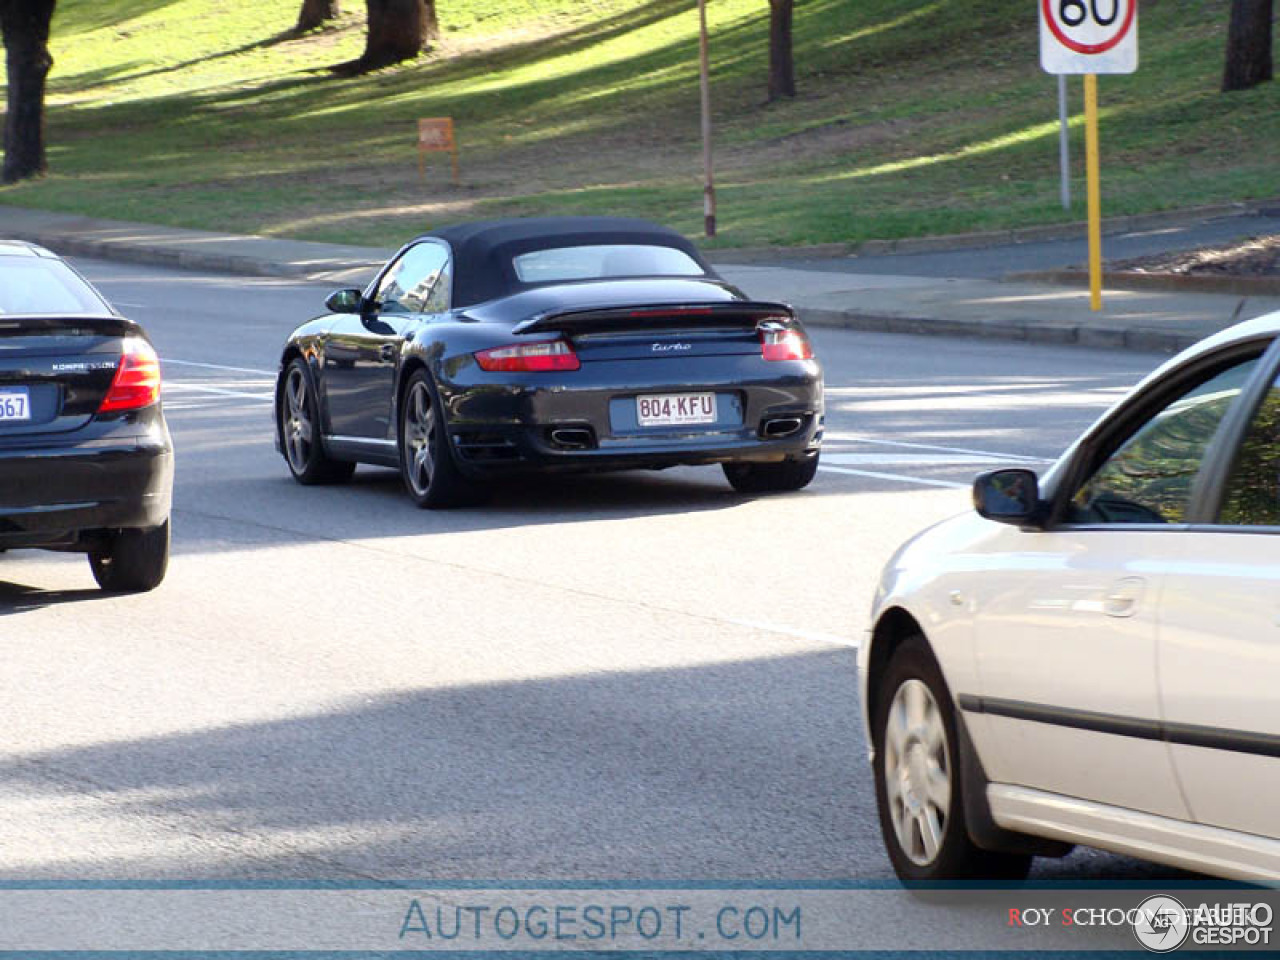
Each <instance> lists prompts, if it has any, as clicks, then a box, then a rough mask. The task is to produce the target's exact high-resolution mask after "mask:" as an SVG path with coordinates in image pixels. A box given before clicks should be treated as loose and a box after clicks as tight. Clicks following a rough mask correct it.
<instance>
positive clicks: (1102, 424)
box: [859, 313, 1280, 884]
mask: <svg viewBox="0 0 1280 960" xmlns="http://www.w3.org/2000/svg"><path fill="white" fill-rule="evenodd" d="M974 505H975V508H976V512H975V513H971V514H968V515H966V516H961V517H956V518H954V519H952V520H949V521H946V522H944V523H942V524H939V525H938V526H935V527H933V528H931V529H929V530H926V531H925V532H924V533H921V534H920V535H918V536H917V537H915V538H914V539H912V540H910V541H908V542H907V543H906V544H905V545H904V546H903V547H902V548H901V549H900V550H899V551H898V553H897V554H896V555H895V556H894V558H893V559H892V560H891V561H890V562H889V564H888V565H887V567H886V568H885V570H884V573H883V575H882V578H881V582H880V586H879V588H878V590H877V594H876V599H875V606H874V610H873V617H872V629H871V632H870V635H869V637H868V638H867V642H865V643H864V644H863V645H862V647H861V650H860V652H859V675H860V684H861V688H862V704H863V714H864V721H865V722H866V725H867V730H868V733H869V738H868V739H869V743H870V746H871V751H870V752H871V758H872V766H873V770H874V777H875V786H876V800H877V803H878V806H879V810H880V822H881V829H882V832H883V835H884V841H885V845H886V848H887V850H888V853H889V857H890V859H891V861H892V862H893V866H894V869H895V870H896V871H897V873H898V875H899V876H900V877H901V878H902V879H903V880H904V881H906V882H921V881H930V880H947V879H958V878H966V877H976V878H989V879H999V878H1010V877H1017V876H1020V875H1024V874H1025V873H1026V871H1027V869H1028V867H1029V865H1030V861H1031V857H1032V856H1035V855H1042V856H1060V855H1062V854H1064V853H1065V852H1067V851H1068V850H1070V848H1071V845H1073V844H1077V843H1079V844H1087V845H1089V846H1094V847H1100V848H1103V849H1107V850H1112V851H1116V852H1119V853H1125V854H1130V855H1133V856H1137V857H1142V858H1145V859H1149V860H1153V861H1159V862H1162V863H1167V864H1172V865H1176V866H1179V867H1184V868H1187V869H1190V870H1195V871H1200V872H1203V873H1208V874H1213V875H1216V876H1221V877H1228V878H1234V879H1242V880H1251V881H1262V882H1266V883H1271V884H1275V883H1277V882H1280V803H1278V802H1277V799H1276V798H1277V797H1280V313H1274V314H1270V315H1268V316H1266V317H1261V318H1259V319H1257V320H1252V321H1249V322H1247V323H1243V324H1239V325H1237V326H1235V327H1232V328H1231V329H1229V330H1226V331H1224V332H1222V333H1220V334H1218V335H1216V336H1214V337H1211V338H1210V339H1208V340H1205V341H1203V342H1202V343H1199V344H1197V345H1196V346H1194V347H1192V348H1191V349H1189V350H1187V351H1185V352H1184V353H1182V354H1180V355H1179V356H1177V357H1175V358H1174V359H1172V360H1170V361H1169V362H1168V363H1166V364H1164V365H1163V366H1162V367H1161V368H1160V369H1159V370H1157V371H1155V373H1153V374H1151V375H1150V376H1149V377H1147V378H1146V379H1145V380H1144V381H1143V382H1142V383H1140V384H1139V385H1138V386H1137V387H1136V388H1135V389H1134V390H1133V391H1132V392H1131V393H1130V394H1129V395H1128V396H1127V397H1126V398H1125V399H1124V400H1123V401H1121V402H1120V403H1119V404H1117V405H1116V406H1115V407H1114V408H1113V409H1112V410H1111V411H1110V412H1109V413H1108V414H1106V415H1105V416H1104V417H1103V418H1102V419H1101V420H1099V421H1098V423H1097V424H1095V425H1094V426H1093V427H1092V428H1091V429H1090V430H1089V431H1088V432H1087V433H1085V434H1084V436H1083V437H1081V438H1080V439H1079V440H1078V441H1077V442H1076V443H1075V444H1074V445H1073V446H1072V447H1071V448H1070V449H1069V450H1068V451H1067V452H1066V454H1064V455H1063V457H1062V459H1061V460H1059V461H1058V463H1057V464H1055V465H1054V466H1053V467H1052V469H1051V470H1050V471H1049V472H1048V473H1047V474H1046V475H1045V476H1044V477H1042V478H1038V477H1037V476H1036V475H1035V474H1034V473H1032V472H1031V471H1028V470H1014V469H1010V470H997V471H994V472H992V473H988V474H984V475H983V476H981V477H979V478H978V479H977V480H976V481H975V483H974Z"/></svg>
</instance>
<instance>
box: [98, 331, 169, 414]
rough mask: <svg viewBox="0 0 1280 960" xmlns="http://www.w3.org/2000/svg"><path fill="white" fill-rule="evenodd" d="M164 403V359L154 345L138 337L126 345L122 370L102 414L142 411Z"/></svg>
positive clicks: (119, 367) (119, 369) (109, 390)
mask: <svg viewBox="0 0 1280 960" xmlns="http://www.w3.org/2000/svg"><path fill="white" fill-rule="evenodd" d="M159 399H160V358H159V357H157V356H156V352H155V350H154V349H153V348H152V346H151V344H149V343H147V341H145V340H141V339H138V338H137V337H129V338H127V339H126V340H125V342H124V352H123V353H122V354H121V356H120V366H118V367H116V375H115V377H114V378H112V380H111V386H110V387H108V388H107V395H106V396H105V397H103V398H102V403H100V404H99V405H98V412H99V413H118V412H120V411H122V410H141V409H142V408H143V407H149V406H151V405H152V404H153V403H155V402H156V401H158V400H159Z"/></svg>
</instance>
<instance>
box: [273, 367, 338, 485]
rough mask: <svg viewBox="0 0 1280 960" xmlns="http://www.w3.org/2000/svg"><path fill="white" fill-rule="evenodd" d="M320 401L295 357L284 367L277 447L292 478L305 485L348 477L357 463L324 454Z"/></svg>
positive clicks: (330, 481)
mask: <svg viewBox="0 0 1280 960" xmlns="http://www.w3.org/2000/svg"><path fill="white" fill-rule="evenodd" d="M319 410H320V407H319V401H318V398H317V396H316V391H315V388H314V387H313V386H312V382H311V372H310V371H309V370H308V369H307V365H306V362H305V361H303V360H302V358H300V357H295V358H294V359H293V361H292V362H291V363H290V364H289V366H288V368H287V369H286V370H285V374H284V389H283V390H282V391H281V396H280V403H279V404H278V406H277V410H276V421H277V422H276V429H277V430H278V431H279V434H280V447H281V449H282V450H283V451H284V459H285V462H286V463H288V464H289V472H290V473H292V474H293V479H295V480H297V481H298V482H299V483H301V484H304V485H306V486H312V485H314V484H321V483H342V482H343V481H345V480H350V479H351V475H352V474H353V473H355V470H356V465H355V464H354V463H353V462H351V461H350V460H333V459H330V458H329V457H328V456H326V455H325V452H324V444H323V442H321V439H320V416H319Z"/></svg>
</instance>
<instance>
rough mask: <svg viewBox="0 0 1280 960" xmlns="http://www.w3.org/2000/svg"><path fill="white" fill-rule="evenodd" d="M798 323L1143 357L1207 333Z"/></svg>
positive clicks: (850, 314)
mask: <svg viewBox="0 0 1280 960" xmlns="http://www.w3.org/2000/svg"><path fill="white" fill-rule="evenodd" d="M797 309H798V311H799V314H800V319H801V321H802V322H804V323H805V324H806V325H808V326H814V327H836V328H838V329H843V330H862V331H866V332H868V333H904V334H912V335H915V336H940V337H966V338H971V339H988V340H1016V341H1020V342H1022V343H1048V344H1057V345H1060V346H1061V345H1066V346H1080V347H1094V348H1102V349H1110V350H1133V351H1139V352H1142V353H1167V354H1174V353H1178V352H1179V351H1180V350H1185V349H1186V348H1187V347H1189V346H1191V345H1192V344H1193V343H1196V342H1198V341H1199V340H1201V339H1202V338H1203V334H1193V333H1183V332H1179V331H1176V330H1160V329H1149V328H1139V327H1126V326H1120V325H1114V326H1108V325H1100V324H1096V323H1092V324H1085V323H1063V322H1061V321H1037V320H1017V319H1011V318H1007V317H991V318H989V319H984V320H966V319H955V318H952V319H945V320H944V319H937V318H934V319H930V318H927V317H912V316H900V315H894V314H880V313H863V312H861V311H857V310H826V309H818V308H806V307H799V308H797Z"/></svg>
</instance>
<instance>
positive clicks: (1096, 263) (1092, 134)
mask: <svg viewBox="0 0 1280 960" xmlns="http://www.w3.org/2000/svg"><path fill="white" fill-rule="evenodd" d="M1084 153H1085V172H1086V173H1087V175H1088V180H1089V309H1090V310H1093V311H1095V312H1096V311H1098V310H1101V309H1102V189H1101V186H1100V185H1099V182H1098V181H1099V173H1098V76H1097V74H1094V73H1086V74H1085V75H1084Z"/></svg>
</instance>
